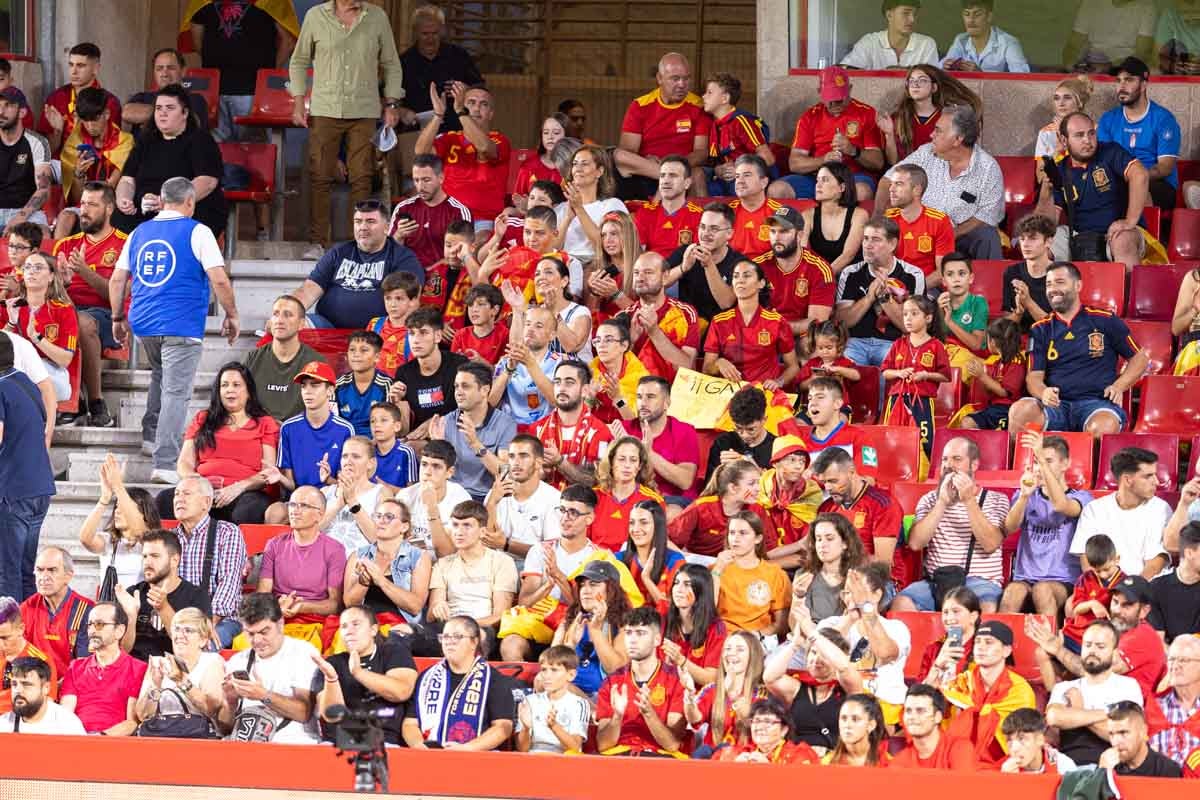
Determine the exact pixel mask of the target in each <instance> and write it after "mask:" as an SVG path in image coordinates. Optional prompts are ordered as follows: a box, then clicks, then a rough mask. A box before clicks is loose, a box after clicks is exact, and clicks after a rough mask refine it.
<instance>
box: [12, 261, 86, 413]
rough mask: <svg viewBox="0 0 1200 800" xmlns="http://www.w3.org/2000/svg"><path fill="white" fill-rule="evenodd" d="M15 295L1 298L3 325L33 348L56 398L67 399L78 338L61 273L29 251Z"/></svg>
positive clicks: (75, 322)
mask: <svg viewBox="0 0 1200 800" xmlns="http://www.w3.org/2000/svg"><path fill="white" fill-rule="evenodd" d="M17 285H18V287H19V291H20V296H19V297H10V298H8V299H7V300H5V301H4V308H3V310H0V314H3V319H2V320H0V322H2V323H3V325H4V328H5V330H6V331H8V332H9V333H10V334H13V335H16V336H23V337H25V338H26V339H28V340H29V342H30V344H32V345H33V346H34V349H36V350H37V354H38V355H39V356H40V357H41V359H42V363H43V364H45V366H46V372H48V373H49V374H50V383H51V385H53V386H54V394H55V395H56V396H57V398H58V402H60V403H61V402H63V401H65V400H70V399H71V373H70V372H69V371H68V368H69V367H70V366H71V362H72V361H73V360H74V359H75V352H76V348H77V347H78V342H79V321H78V320H77V319H76V317H75V306H74V305H73V304H72V303H71V298H70V297H68V296H67V290H66V289H65V288H64V287H63V282H62V277H61V276H60V275H59V274H58V272H57V271H56V270H55V269H54V267H53V266H51V264H50V259H48V258H47V257H46V255H45V254H44V253H31V254H30V255H29V256H28V257H27V258H26V259H25V263H24V265H22V267H21V282H20V283H19V284H17Z"/></svg>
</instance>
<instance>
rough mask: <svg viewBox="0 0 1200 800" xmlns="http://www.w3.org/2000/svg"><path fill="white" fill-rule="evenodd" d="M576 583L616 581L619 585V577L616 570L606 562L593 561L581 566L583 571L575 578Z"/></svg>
mask: <svg viewBox="0 0 1200 800" xmlns="http://www.w3.org/2000/svg"><path fill="white" fill-rule="evenodd" d="M575 580H576V581H582V580H588V581H616V582H618V583H620V581H621V575H620V573H618V572H617V568H616V567H614V566H613V565H612V564H610V563H608V562H607V561H602V560H600V559H595V560H593V561H589V562H588V563H587V564H585V565H584V566H583V570H582V571H580V573H579V574H578V575H576V576H575Z"/></svg>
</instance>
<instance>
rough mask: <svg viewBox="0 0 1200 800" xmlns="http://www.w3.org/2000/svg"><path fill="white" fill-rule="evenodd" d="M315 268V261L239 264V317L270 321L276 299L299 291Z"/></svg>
mask: <svg viewBox="0 0 1200 800" xmlns="http://www.w3.org/2000/svg"><path fill="white" fill-rule="evenodd" d="M315 264H316V262H315V261H260V260H241V259H238V260H235V261H234V262H233V294H234V297H235V298H237V306H238V312H239V314H240V315H241V316H242V317H243V318H244V319H246V318H249V316H259V317H263V318H265V317H269V316H270V314H271V305H272V304H273V303H274V302H275V298H277V297H279V295H281V294H289V293H291V292H293V291H295V289H296V287H298V286H300V284H302V283H303V282H304V279H305V278H307V277H308V275H309V273H310V272H312V268H313V266H314V265H315ZM264 312H265V313H264Z"/></svg>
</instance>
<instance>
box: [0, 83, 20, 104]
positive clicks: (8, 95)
mask: <svg viewBox="0 0 1200 800" xmlns="http://www.w3.org/2000/svg"><path fill="white" fill-rule="evenodd" d="M0 99H3V100H4V102H6V103H12V104H13V105H17V106H19V105H21V90H20V89H18V88H17V87H15V86H10V87H8V88H7V89H5V90H4V91H2V92H0Z"/></svg>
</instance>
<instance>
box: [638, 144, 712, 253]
mask: <svg viewBox="0 0 1200 800" xmlns="http://www.w3.org/2000/svg"><path fill="white" fill-rule="evenodd" d="M690 188H692V167H691V165H690V164H688V160H687V159H686V158H684V157H683V156H667V157H666V158H664V159H663V160H662V161H661V162H660V163H659V165H658V199H657V200H651V201H650V202H648V203H646V204H645V205H644V206H642V207H641V208H639V209H638V210H637V211H636V212H635V213H634V215H633V222H634V224H635V225H636V226H637V231H638V241H640V242H641V243H642V245H643V246H644V247H645V248H646V252H654V253H658V254H659V255H660V256H662V257H663V258H666V257H667V256H669V255H671V253H672V252H674V250H675V248H677V247H684V246H686V245H689V244H691V243H692V242H693V241H694V240H695V239H696V226H697V225H699V224H700V214H701V212H702V210H703V209H701V208H700V206H699V204H697V203H694V202H692V201H690V200H688V199H687V194H688V189H690Z"/></svg>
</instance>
